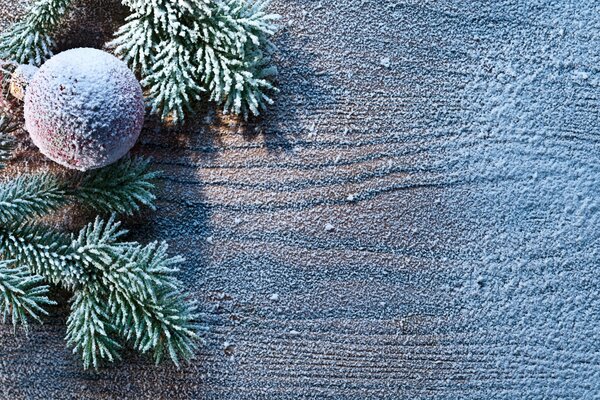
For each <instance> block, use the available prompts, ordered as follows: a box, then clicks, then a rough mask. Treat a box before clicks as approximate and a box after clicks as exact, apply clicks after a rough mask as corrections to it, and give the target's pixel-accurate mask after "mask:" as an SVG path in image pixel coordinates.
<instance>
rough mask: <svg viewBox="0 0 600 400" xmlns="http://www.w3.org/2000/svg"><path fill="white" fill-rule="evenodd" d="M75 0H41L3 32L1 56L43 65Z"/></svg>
mask: <svg viewBox="0 0 600 400" xmlns="http://www.w3.org/2000/svg"><path fill="white" fill-rule="evenodd" d="M71 2H72V0H38V1H36V2H35V3H34V4H33V5H32V6H31V7H30V9H29V11H28V13H27V16H26V17H25V19H24V20H23V21H21V22H17V23H16V24H14V25H13V27H12V29H10V30H9V31H7V32H4V33H2V34H0V58H3V59H7V60H12V61H15V62H18V63H21V64H33V65H41V64H42V63H43V62H44V61H46V60H47V59H48V58H50V57H52V49H53V48H54V46H55V43H54V40H53V39H52V36H51V35H52V33H54V32H55V31H56V29H57V28H58V25H59V23H60V21H61V19H62V17H63V16H64V15H65V13H66V12H67V10H68V8H69V5H70V4H71Z"/></svg>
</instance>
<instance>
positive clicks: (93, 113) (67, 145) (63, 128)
mask: <svg viewBox="0 0 600 400" xmlns="http://www.w3.org/2000/svg"><path fill="white" fill-rule="evenodd" d="M143 123H144V99H143V94H142V88H141V87H140V84H139V82H138V81H137V79H136V78H135V75H134V74H133V72H131V71H130V70H129V68H128V67H127V65H125V63H123V62H122V61H121V60H119V59H118V58H116V57H115V56H113V55H111V54H108V53H106V52H104V51H101V50H97V49H90V48H80V49H73V50H68V51H65V52H63V53H60V54H57V55H56V56H54V57H52V58H51V59H50V60H48V61H47V62H46V63H45V64H44V65H42V66H41V67H40V69H39V71H38V72H37V73H36V74H35V75H34V76H33V79H32V81H31V82H30V83H29V85H28V86H27V90H26V93H25V127H26V129H27V131H28V132H29V135H30V136H31V139H32V140H33V143H34V144H35V145H36V146H37V147H38V148H39V149H40V151H41V152H42V153H43V154H44V155H46V156H47V157H48V158H50V159H51V160H54V161H56V162H57V163H59V164H62V165H64V166H66V167H68V168H73V169H78V170H82V171H85V170H89V169H94V168H100V167H103V166H105V165H108V164H111V163H113V162H115V161H117V160H118V159H120V158H121V157H123V156H124V155H125V154H126V153H127V152H128V151H129V150H130V149H131V148H132V147H133V145H134V144H135V142H136V141H137V138H138V137H139V134H140V132H141V129H142V125H143Z"/></svg>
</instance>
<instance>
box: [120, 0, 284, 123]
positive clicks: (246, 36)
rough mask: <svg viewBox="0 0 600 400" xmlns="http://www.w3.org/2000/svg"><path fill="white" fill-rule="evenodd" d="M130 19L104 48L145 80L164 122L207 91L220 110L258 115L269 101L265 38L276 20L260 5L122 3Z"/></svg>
mask: <svg viewBox="0 0 600 400" xmlns="http://www.w3.org/2000/svg"><path fill="white" fill-rule="evenodd" d="M124 3H125V4H126V5H129V6H130V7H131V9H132V12H133V14H132V15H131V16H130V17H129V18H128V19H127V23H126V24H125V25H124V26H122V27H121V28H120V29H119V30H118V31H117V33H116V35H115V36H116V37H115V39H114V40H113V41H112V42H111V43H110V44H109V45H110V46H111V47H112V48H114V51H115V53H116V54H117V55H118V56H120V57H121V58H122V59H123V60H124V61H126V62H127V63H128V64H129V66H130V67H131V68H133V69H134V70H137V71H138V72H139V73H140V75H141V76H142V84H143V86H144V87H145V89H146V90H147V93H148V101H149V104H150V106H151V108H152V110H153V111H154V112H156V113H157V114H158V115H160V116H161V117H162V118H163V119H168V118H170V119H172V120H174V121H175V122H182V121H183V120H184V117H185V111H186V110H189V109H190V108H191V107H192V106H193V105H194V103H195V102H197V100H198V99H199V98H200V95H201V93H202V92H208V98H209V100H210V101H214V102H216V103H218V104H221V105H223V106H224V110H225V112H231V113H235V114H242V115H244V116H245V117H247V116H248V114H250V113H251V114H254V115H258V114H259V113H260V111H261V110H262V109H264V108H266V106H267V105H269V104H271V103H272V99H271V98H270V93H272V92H274V91H275V90H276V89H275V87H274V86H273V84H272V83H271V82H270V79H271V77H272V76H273V75H274V74H275V72H276V70H275V69H274V68H273V67H271V66H270V56H269V53H270V52H271V51H272V49H273V46H272V44H271V43H270V41H269V38H270V36H272V35H273V34H274V33H275V31H276V30H277V26H276V20H277V19H278V16H276V15H273V14H269V13H267V12H266V7H267V5H268V2H267V1H263V0H249V1H248V0H223V1H205V0H188V1H183V2H179V3H180V4H182V5H181V6H180V7H179V8H178V7H176V6H175V5H174V4H172V3H171V2H170V1H168V0H138V1H124Z"/></svg>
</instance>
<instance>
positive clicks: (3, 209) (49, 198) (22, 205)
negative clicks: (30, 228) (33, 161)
mask: <svg viewBox="0 0 600 400" xmlns="http://www.w3.org/2000/svg"><path fill="white" fill-rule="evenodd" d="M65 195H66V193H65V191H64V190H63V187H62V185H61V183H60V182H59V181H58V179H56V178H55V177H54V176H52V175H50V174H47V173H46V174H40V175H32V176H28V175H24V176H20V177H18V178H16V179H13V180H10V181H8V182H5V183H3V184H1V185H0V222H2V223H4V224H7V223H11V224H14V223H19V222H21V221H24V220H28V219H31V218H34V217H37V216H43V215H46V214H48V213H50V212H51V211H54V210H56V209H58V208H59V207H60V206H62V205H64V204H65V203H66V202H67V199H66V197H65Z"/></svg>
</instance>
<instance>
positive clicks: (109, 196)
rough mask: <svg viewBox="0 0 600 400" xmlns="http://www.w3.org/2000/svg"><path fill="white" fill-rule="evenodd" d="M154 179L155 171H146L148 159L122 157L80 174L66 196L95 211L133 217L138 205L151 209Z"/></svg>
mask: <svg viewBox="0 0 600 400" xmlns="http://www.w3.org/2000/svg"><path fill="white" fill-rule="evenodd" d="M158 176H159V173H158V172H156V171H151V170H150V160H148V159H144V158H139V157H137V158H130V157H125V158H124V159H122V160H121V161H118V162H116V163H115V164H112V165H109V166H107V167H104V168H100V169H97V170H92V171H90V172H87V173H85V174H81V175H80V178H78V179H77V178H76V179H75V183H74V185H72V186H71V187H70V188H69V189H67V193H69V194H70V195H72V196H74V198H75V199H77V200H78V201H79V202H81V203H82V204H83V205H85V206H87V207H90V208H92V209H93V210H95V211H97V212H100V213H104V214H110V213H118V214H120V215H133V214H135V213H136V212H138V211H139V210H140V208H141V207H142V206H143V207H148V208H150V209H154V208H155V207H154V201H155V200H156V196H155V195H154V193H152V191H153V190H154V184H153V183H152V181H153V180H154V179H155V178H156V177H158Z"/></svg>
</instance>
